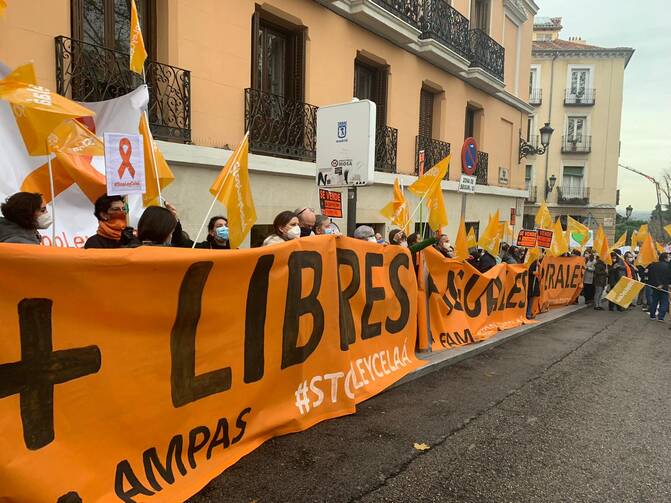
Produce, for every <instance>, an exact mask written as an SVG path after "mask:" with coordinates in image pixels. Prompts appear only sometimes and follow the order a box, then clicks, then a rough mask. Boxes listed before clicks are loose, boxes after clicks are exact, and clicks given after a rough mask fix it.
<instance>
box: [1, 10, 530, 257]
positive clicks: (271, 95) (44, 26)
mask: <svg viewBox="0 0 671 503" xmlns="http://www.w3.org/2000/svg"><path fill="white" fill-rule="evenodd" d="M136 3H137V5H138V8H139V12H140V19H141V24H142V28H143V33H144V38H145V43H146V45H147V49H148V52H149V60H148V62H147V64H146V78H147V83H148V85H149V88H150V108H149V117H150V123H151V127H152V131H153V132H154V135H155V137H156V138H157V140H160V141H159V146H160V148H161V150H162V151H163V153H164V155H165V157H166V159H167V160H168V162H169V163H170V165H171V167H172V168H173V171H174V173H175V175H176V177H177V178H176V181H175V182H174V183H173V184H172V185H170V186H169V187H168V188H167V189H166V191H165V192H166V194H165V195H166V197H167V198H168V199H169V200H170V201H171V202H173V203H174V204H175V205H176V206H177V207H178V208H179V210H180V216H181V219H182V222H183V224H184V227H185V229H186V230H187V231H188V232H190V233H194V232H195V231H196V229H197V228H198V226H199V224H200V222H201V220H202V219H203V217H204V215H205V212H206V211H207V208H208V206H209V202H210V200H209V193H208V188H209V186H210V184H211V182H212V180H213V179H214V177H215V176H216V173H217V171H218V170H219V169H221V166H222V165H223V164H224V163H225V162H226V160H227V158H228V157H229V156H230V154H231V150H232V148H234V147H235V145H236V144H237V143H238V142H239V141H240V139H241V138H242V137H243V135H244V133H245V132H246V131H249V138H250V152H251V154H250V173H251V182H252V191H253V193H254V198H255V202H256V206H257V213H258V222H257V224H258V225H257V226H256V228H255V229H254V231H253V232H252V235H251V238H250V239H251V244H252V245H256V244H258V242H259V240H260V239H262V237H263V236H264V235H265V234H267V233H268V232H269V225H270V224H271V223H272V220H273V218H274V216H275V215H276V214H277V213H278V212H280V211H282V210H285V209H294V208H296V207H301V206H313V207H316V206H317V205H318V188H317V185H316V180H315V172H316V166H315V162H314V161H315V138H316V110H317V108H318V107H319V106H324V105H330V104H335V103H344V102H349V101H351V100H352V98H353V97H356V98H361V99H370V100H372V101H374V102H375V103H376V106H377V118H376V121H377V124H376V155H375V183H374V184H373V185H372V186H369V187H364V188H360V189H359V191H358V194H359V197H358V207H357V215H356V220H357V223H360V224H363V223H365V224H369V225H373V226H375V228H376V230H378V231H380V232H385V231H387V230H389V226H388V225H387V222H386V221H385V219H384V218H383V217H382V216H381V215H380V214H379V210H380V209H381V208H382V207H383V206H384V205H385V204H386V203H387V202H388V201H389V200H390V199H391V193H392V191H391V187H392V184H393V181H394V178H395V177H396V176H400V177H401V181H402V184H403V185H405V186H407V185H409V184H410V183H412V181H414V180H415V179H416V175H417V173H418V171H419V165H420V158H421V155H420V152H423V156H424V159H425V160H424V166H425V167H426V169H428V168H430V167H431V165H432V164H433V163H434V162H437V161H439V160H440V159H441V158H443V157H444V156H445V155H447V154H448V153H450V152H452V154H453V155H452V162H451V165H450V170H449V174H448V177H447V179H446V180H445V181H443V183H442V188H443V195H444V198H445V202H446V206H447V208H448V213H449V214H448V216H449V218H450V225H449V228H448V229H445V230H446V231H447V232H449V233H450V234H451V235H453V236H454V235H456V230H457V226H458V224H459V217H460V210H461V194H460V193H458V192H457V186H458V179H459V176H460V174H461V159H460V158H461V155H460V154H461V146H462V144H463V140H464V138H466V137H469V136H472V137H474V138H475V139H476V140H477V142H478V147H479V151H480V153H479V157H478V160H479V167H478V173H477V177H478V185H477V186H476V193H475V194H474V195H471V196H469V197H468V200H467V206H466V221H467V222H468V223H470V224H471V225H473V226H475V227H476V230H479V229H478V224H479V222H481V221H482V222H483V226H484V225H485V224H486V222H487V217H488V215H489V213H490V212H494V211H496V210H499V211H500V214H501V218H502V219H509V218H510V216H512V218H513V219H515V216H517V218H516V220H517V221H516V224H515V229H516V230H517V229H520V228H521V227H522V225H521V224H522V222H521V218H519V215H521V214H522V211H523V206H524V198H525V196H526V195H527V192H526V190H525V170H524V164H520V162H519V158H518V149H519V138H520V135H521V134H523V132H524V131H526V129H527V118H528V116H529V113H530V112H531V111H532V107H531V106H530V105H529V104H528V97H529V96H528V94H527V93H528V86H527V79H528V76H529V71H530V65H531V43H532V31H533V16H534V15H535V13H536V12H537V11H538V6H537V5H536V4H535V3H534V0H452V1H448V0H404V1H403V2H398V1H396V0H266V1H259V2H257V3H255V2H254V1H253V0H190V1H186V0H136ZM128 4H129V2H128V1H126V0H51V1H49V2H41V1H39V0H22V1H20V2H9V6H8V9H7V14H6V16H5V18H4V19H0V61H3V62H4V63H5V64H7V65H8V66H10V67H15V66H17V65H19V64H22V63H25V62H26V61H29V60H33V61H34V62H35V66H36V70H37V75H38V80H39V83H40V84H41V85H44V86H46V87H48V88H50V89H56V90H58V92H60V93H61V94H64V95H66V96H69V97H72V98H73V99H76V100H78V101H100V100H104V99H109V98H114V97H118V96H120V95H123V94H125V93H127V92H129V91H130V90H132V89H134V88H135V87H137V85H139V84H140V80H139V78H138V77H137V76H135V74H132V73H131V72H130V71H129V70H128V31H129V28H128V27H129V18H130V15H129V7H128ZM37 11H39V12H40V15H39V16H36V15H35V12H37ZM343 199H344V200H345V199H346V198H343ZM215 211H217V212H221V211H222V209H221V208H218V209H217V210H215ZM343 217H344V218H343V219H337V220H335V223H336V224H338V225H339V226H340V228H341V229H344V227H345V222H346V208H345V214H344V215H343ZM417 218H418V215H416V216H415V220H417Z"/></svg>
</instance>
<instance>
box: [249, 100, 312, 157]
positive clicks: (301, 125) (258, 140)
mask: <svg viewBox="0 0 671 503" xmlns="http://www.w3.org/2000/svg"><path fill="white" fill-rule="evenodd" d="M245 130H246V131H249V148H250V150H251V151H252V152H254V153H256V154H265V155H271V156H277V157H286V158H289V159H300V160H303V161H314V160H315V149H316V141H317V107H316V106H314V105H310V104H309V103H303V102H301V101H293V100H288V99H286V98H284V97H283V96H278V95H276V94H270V93H264V92H261V91H257V90H256V89H245Z"/></svg>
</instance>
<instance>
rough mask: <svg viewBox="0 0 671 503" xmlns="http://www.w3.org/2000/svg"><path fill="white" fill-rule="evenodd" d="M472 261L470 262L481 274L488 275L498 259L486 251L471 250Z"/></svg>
mask: <svg viewBox="0 0 671 503" xmlns="http://www.w3.org/2000/svg"><path fill="white" fill-rule="evenodd" d="M469 252H470V253H471V259H469V260H468V262H469V263H470V264H471V265H472V266H473V267H475V268H476V269H477V270H478V271H480V272H481V273H486V272H487V271H489V270H490V269H491V268H492V267H494V266H495V265H496V259H495V258H494V257H493V256H492V255H491V254H490V253H488V252H486V251H485V250H481V249H479V248H471V249H470V250H469Z"/></svg>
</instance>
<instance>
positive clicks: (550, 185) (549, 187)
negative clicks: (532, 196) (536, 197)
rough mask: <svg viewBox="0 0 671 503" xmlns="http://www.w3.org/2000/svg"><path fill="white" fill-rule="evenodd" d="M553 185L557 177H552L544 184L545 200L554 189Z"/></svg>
mask: <svg viewBox="0 0 671 503" xmlns="http://www.w3.org/2000/svg"><path fill="white" fill-rule="evenodd" d="M555 183H557V177H556V176H554V175H552V176H551V177H550V179H549V180H548V181H547V182H545V199H546V200H547V198H548V194H550V192H552V191H553V190H554V188H555Z"/></svg>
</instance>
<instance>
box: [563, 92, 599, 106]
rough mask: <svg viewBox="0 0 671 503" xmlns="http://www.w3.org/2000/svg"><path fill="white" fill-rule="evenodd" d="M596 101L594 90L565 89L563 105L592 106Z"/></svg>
mask: <svg viewBox="0 0 671 503" xmlns="http://www.w3.org/2000/svg"><path fill="white" fill-rule="evenodd" d="M595 100H596V89H581V90H579V91H575V90H574V91H572V90H571V89H566V94H565V95H564V105H576V106H592V105H594V101H595Z"/></svg>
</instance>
